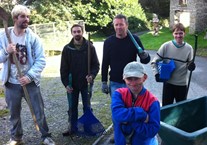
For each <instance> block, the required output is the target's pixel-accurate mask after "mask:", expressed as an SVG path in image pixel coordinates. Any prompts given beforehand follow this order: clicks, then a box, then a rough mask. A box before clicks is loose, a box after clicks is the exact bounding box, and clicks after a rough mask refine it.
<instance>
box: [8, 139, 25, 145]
mask: <svg viewBox="0 0 207 145" xmlns="http://www.w3.org/2000/svg"><path fill="white" fill-rule="evenodd" d="M23 144H24V143H23V141H22V140H18V141H16V140H12V139H10V140H9V141H8V142H7V143H6V144H5V145H23Z"/></svg>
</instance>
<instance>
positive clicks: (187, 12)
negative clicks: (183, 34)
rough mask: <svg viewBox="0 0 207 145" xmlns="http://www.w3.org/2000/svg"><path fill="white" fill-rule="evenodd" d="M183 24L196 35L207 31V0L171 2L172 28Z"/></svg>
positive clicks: (174, 0) (173, 0) (171, 0)
mask: <svg viewBox="0 0 207 145" xmlns="http://www.w3.org/2000/svg"><path fill="white" fill-rule="evenodd" d="M177 22H181V23H183V24H184V26H185V27H189V33H190V34H194V33H196V32H201V31H204V30H206V29H207V0H170V27H171V28H172V26H173V25H174V24H175V23H177Z"/></svg>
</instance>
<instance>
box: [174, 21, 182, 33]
mask: <svg viewBox="0 0 207 145" xmlns="http://www.w3.org/2000/svg"><path fill="white" fill-rule="evenodd" d="M175 30H180V31H183V32H185V27H184V25H183V24H182V23H177V24H175V25H174V26H173V28H172V31H173V32H174V31H175Z"/></svg>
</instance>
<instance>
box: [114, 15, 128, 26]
mask: <svg viewBox="0 0 207 145" xmlns="http://www.w3.org/2000/svg"><path fill="white" fill-rule="evenodd" d="M115 19H124V20H125V22H126V24H128V19H127V17H126V16H125V15H123V14H118V15H116V16H115V17H114V19H113V21H114V20H115Z"/></svg>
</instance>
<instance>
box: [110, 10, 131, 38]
mask: <svg viewBox="0 0 207 145" xmlns="http://www.w3.org/2000/svg"><path fill="white" fill-rule="evenodd" d="M113 25H114V30H115V32H116V37H117V38H120V39H122V38H125V37H126V36H127V30H128V20H127V18H126V16H124V15H122V14H118V15H116V16H115V17H114V20H113Z"/></svg>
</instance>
